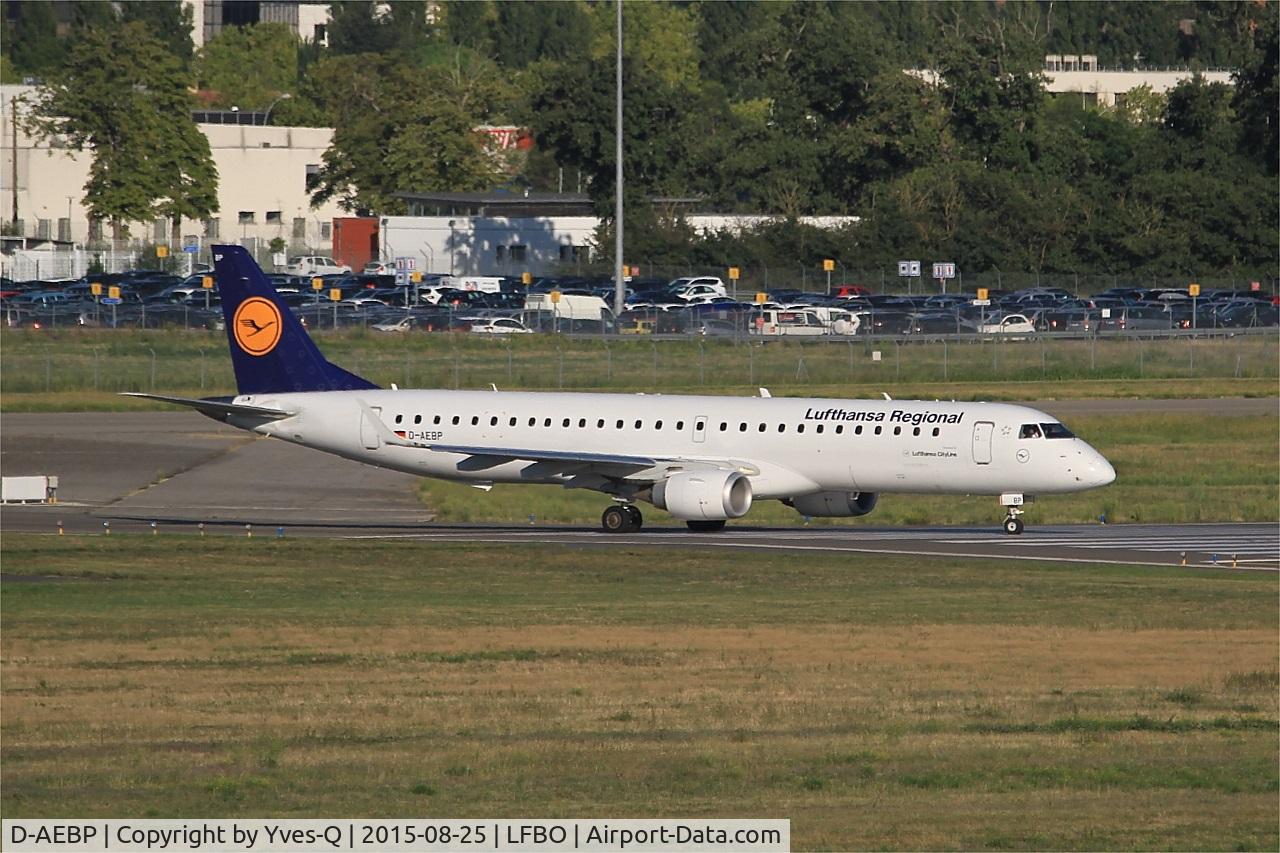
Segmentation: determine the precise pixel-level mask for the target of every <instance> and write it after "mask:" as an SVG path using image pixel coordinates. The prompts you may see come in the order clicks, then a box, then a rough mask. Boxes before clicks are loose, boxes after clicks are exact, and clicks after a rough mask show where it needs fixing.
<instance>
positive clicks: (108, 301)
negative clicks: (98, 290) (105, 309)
mask: <svg viewBox="0 0 1280 853" xmlns="http://www.w3.org/2000/svg"><path fill="white" fill-rule="evenodd" d="M123 303H124V300H123V299H121V298H120V297H119V296H105V297H103V299H102V304H103V305H121V304H123Z"/></svg>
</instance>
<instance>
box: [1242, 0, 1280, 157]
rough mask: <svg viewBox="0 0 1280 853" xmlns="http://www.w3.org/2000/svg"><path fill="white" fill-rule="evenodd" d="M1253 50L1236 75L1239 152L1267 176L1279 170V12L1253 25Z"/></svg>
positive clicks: (1270, 12)
mask: <svg viewBox="0 0 1280 853" xmlns="http://www.w3.org/2000/svg"><path fill="white" fill-rule="evenodd" d="M1249 47H1250V50H1249V51H1248V52H1247V54H1246V57H1245V60H1244V62H1243V64H1242V65H1241V67H1240V69H1239V70H1238V71H1236V73H1235V74H1234V75H1233V76H1234V78H1235V83H1236V93H1235V99H1234V101H1233V105H1234V106H1235V110H1236V113H1237V114H1238V115H1239V117H1240V118H1239V121H1240V148H1241V150H1242V151H1244V152H1245V154H1246V155H1248V156H1251V157H1253V158H1255V159H1256V160H1257V161H1258V162H1260V163H1262V164H1263V166H1264V168H1265V169H1266V170H1267V174H1269V175H1274V174H1276V171H1277V169H1280V117H1278V116H1277V115H1276V104H1277V103H1280V85H1278V84H1277V60H1278V59H1280V56H1278V54H1280V10H1277V9H1275V8H1274V6H1273V7H1272V8H1268V9H1265V10H1263V11H1262V15H1261V20H1258V21H1254V22H1252V29H1251V33H1250V39H1249Z"/></svg>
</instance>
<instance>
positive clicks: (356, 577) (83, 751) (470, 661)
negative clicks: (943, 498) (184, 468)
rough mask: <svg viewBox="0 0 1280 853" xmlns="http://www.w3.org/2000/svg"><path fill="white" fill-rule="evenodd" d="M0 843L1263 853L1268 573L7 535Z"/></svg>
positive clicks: (1275, 781)
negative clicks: (372, 832) (524, 825)
mask: <svg viewBox="0 0 1280 853" xmlns="http://www.w3.org/2000/svg"><path fill="white" fill-rule="evenodd" d="M0 556H2V557H3V565H4V572H5V574H6V576H5V580H4V595H3V598H2V599H0V615H2V616H3V624H4V644H3V670H2V672H0V674H2V685H0V686H2V687H3V694H4V715H3V720H2V722H0V734H2V735H3V744H2V746H0V757H2V758H3V763H4V769H5V772H4V786H3V790H2V791H0V804H2V805H3V810H4V816H5V817H6V818H19V817H28V816H50V817H52V816H76V817H94V816H115V817H122V816H138V817H142V816H155V817H192V816H201V817H204V816H209V817H213V816H228V817H230V816H297V817H305V816H333V815H340V816H371V817H372V816H404V815H413V814H431V815H437V816H449V817H467V816H546V817H551V816H555V817H577V816H598V817H623V816H634V817H650V816H666V815H669V816H686V817H697V816H707V817H711V816H715V817H729V816H767V817H786V818H790V819H791V820H792V839H793V844H794V845H795V846H796V848H797V849H873V848H929V849H954V848H966V849H1009V848H1028V847H1036V848H1058V849H1109V848H1139V849H1165V850H1169V849H1242V850H1248V849H1260V850H1274V849H1276V847H1277V844H1278V843H1280V838H1278V837H1277V823H1278V821H1280V805H1278V800H1277V793H1278V790H1280V775H1278V771H1277V766H1276V742H1277V733H1278V731H1280V707H1278V701H1277V693H1278V686H1280V675H1278V673H1277V665H1276V662H1277V656H1278V655H1280V640H1278V639H1277V632H1278V631H1280V621H1278V616H1277V610H1276V596H1277V578H1276V576H1275V575H1273V574H1262V573H1259V574H1251V573H1244V572H1240V573H1233V572H1227V571H1215V572H1207V571H1190V570H1179V569H1167V570H1166V569H1160V570H1156V569H1143V568H1129V567H1106V568H1102V567H1079V566H1072V567H1064V566H1055V565H1051V564H1035V565H1025V564H1018V563H1012V564H1009V563H1006V564H1003V565H989V564H986V563H983V562H980V561H957V560H928V561H917V560H912V559H905V558H889V559H885V558H878V557H877V558H862V557H859V558H852V559H851V558H848V557H836V556H820V555H806V556H804V557H803V558H797V557H796V555H794V554H777V555H754V554H753V555H748V554H734V555H725V554H723V553H720V552H715V553H710V552H700V551H697V550H688V551H684V550H681V551H671V550H663V551H657V550H647V549H627V548H617V547H614V548H609V549H596V548H556V547H540V546H528V547H522V548H519V549H512V548H504V547H477V546H446V545H432V546H423V545H421V544H409V543H371V542H361V543H354V542H330V541H322V540H305V541H303V540H283V541H274V540H260V539H255V540H238V539H224V538H221V537H219V538H211V539H208V540H201V539H193V538H188V537H178V536H173V537H169V536H161V537H156V538H152V537H129V536H114V537H111V538H110V539H108V538H104V537H70V536H68V537H38V536H31V535H12V534H10V535H6V536H5V537H4V539H3V543H2V550H0Z"/></svg>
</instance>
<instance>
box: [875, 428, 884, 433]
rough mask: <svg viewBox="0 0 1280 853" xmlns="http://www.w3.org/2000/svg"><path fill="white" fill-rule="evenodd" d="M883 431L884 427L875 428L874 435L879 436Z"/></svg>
mask: <svg viewBox="0 0 1280 853" xmlns="http://www.w3.org/2000/svg"><path fill="white" fill-rule="evenodd" d="M883 431H884V427H876V435H879V434H880V433H881V432H883Z"/></svg>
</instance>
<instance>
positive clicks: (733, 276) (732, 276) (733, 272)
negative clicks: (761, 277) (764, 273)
mask: <svg viewBox="0 0 1280 853" xmlns="http://www.w3.org/2000/svg"><path fill="white" fill-rule="evenodd" d="M741 274H742V271H741V270H739V269H738V268H737V267H729V281H737V280H738V279H739V277H741Z"/></svg>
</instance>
